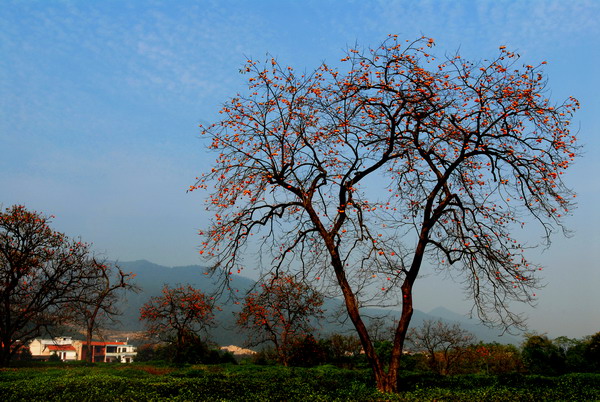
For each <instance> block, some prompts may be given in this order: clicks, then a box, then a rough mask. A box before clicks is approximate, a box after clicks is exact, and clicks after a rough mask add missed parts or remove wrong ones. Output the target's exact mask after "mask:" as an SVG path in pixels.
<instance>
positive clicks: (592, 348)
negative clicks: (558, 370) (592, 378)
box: [584, 332, 600, 371]
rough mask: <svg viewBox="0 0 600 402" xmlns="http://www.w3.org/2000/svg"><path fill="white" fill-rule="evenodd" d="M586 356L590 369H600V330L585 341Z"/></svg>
mask: <svg viewBox="0 0 600 402" xmlns="http://www.w3.org/2000/svg"><path fill="white" fill-rule="evenodd" d="M584 357H585V359H586V362H587V365H588V367H589V368H590V370H592V371H600V332H596V333H595V334H594V335H592V336H591V337H590V339H589V340H588V341H587V342H585V350H584Z"/></svg>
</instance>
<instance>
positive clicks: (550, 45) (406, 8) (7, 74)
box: [0, 0, 600, 338]
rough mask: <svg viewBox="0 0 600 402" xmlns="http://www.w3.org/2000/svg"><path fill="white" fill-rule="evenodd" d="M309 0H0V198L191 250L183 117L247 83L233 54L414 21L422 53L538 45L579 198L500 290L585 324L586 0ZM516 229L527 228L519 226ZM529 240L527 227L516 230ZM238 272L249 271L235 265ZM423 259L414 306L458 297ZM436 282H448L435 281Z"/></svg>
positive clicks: (325, 56) (595, 41) (589, 31)
mask: <svg viewBox="0 0 600 402" xmlns="http://www.w3.org/2000/svg"><path fill="white" fill-rule="evenodd" d="M340 4H342V3H340V2H336V1H325V2H323V1H317V0H309V1H305V2H277V1H274V0H264V1H257V2H243V1H239V0H231V1H223V2H207V3H204V2H195V1H188V0H185V1H181V2H177V3H171V2H165V1H156V2H152V3H150V4H148V3H146V2H139V1H132V2H118V1H106V2H69V1H58V0H57V1H49V2H34V1H16V0H8V1H6V2H4V3H3V7H1V8H0V24H1V25H2V27H3V29H2V30H1V32H0V52H1V53H2V54H3V57H2V60H0V105H1V106H2V107H0V166H1V172H2V174H0V189H1V196H0V205H1V206H2V207H3V208H8V207H10V206H11V205H13V204H23V205H25V206H26V207H27V208H28V209H30V210H36V211H39V212H42V213H44V214H45V215H55V218H54V219H53V223H52V227H53V229H55V230H58V231H60V232H63V233H65V234H67V235H68V236H70V237H75V238H76V237H81V239H82V240H83V241H85V242H90V243H93V249H94V250H95V251H97V252H98V253H100V254H102V255H104V256H106V257H107V258H108V259H111V260H118V261H131V260H139V259H146V260H148V261H157V264H158V265H166V266H186V265H202V263H203V260H202V259H201V258H200V255H199V254H198V248H199V245H200V241H201V240H200V237H199V236H198V231H199V230H203V229H205V228H207V226H208V224H209V220H210V215H209V214H208V213H206V211H205V210H204V208H205V204H204V199H205V198H206V193H203V192H200V191H197V192H193V193H186V190H187V189H188V188H189V186H190V185H192V184H193V183H194V182H195V177H197V176H199V175H200V174H201V173H202V172H205V171H207V170H208V169H209V168H210V166H211V163H212V162H213V161H214V154H212V153H210V152H208V151H207V150H206V145H207V139H204V138H199V135H200V129H199V128H198V125H199V124H204V123H206V122H213V121H216V120H218V110H219V109H220V106H221V105H222V104H223V102H225V101H226V100H227V99H228V98H230V97H232V96H234V95H235V94H236V93H237V92H243V91H245V90H246V77H244V76H243V75H240V74H239V69H240V68H241V67H242V65H243V63H245V61H246V59H247V57H253V58H256V59H262V58H264V56H265V54H267V53H270V54H273V55H274V56H275V57H276V58H277V59H278V60H279V62H281V63H282V64H283V65H291V66H294V68H295V69H296V70H297V71H304V70H306V71H311V70H312V69H314V68H316V67H317V66H318V65H319V64H320V63H321V62H323V61H325V62H328V63H331V64H332V65H333V66H336V65H338V63H339V59H340V58H341V57H343V55H344V54H343V52H344V49H346V48H347V47H348V46H352V45H353V44H355V43H358V44H359V45H361V46H375V45H377V44H379V43H381V41H383V40H384V39H385V38H386V36H387V35H388V34H398V35H399V36H400V37H401V38H402V39H409V40H412V39H416V38H418V37H420V36H430V37H432V38H434V39H435V41H436V46H435V48H434V49H433V52H434V54H436V55H438V56H443V55H444V54H452V53H454V52H456V51H459V52H460V53H461V55H462V56H464V57H465V58H467V59H470V60H480V59H486V58H492V57H495V56H496V55H497V54H498V48H499V46H506V47H507V48H508V49H510V50H514V51H517V52H518V53H519V54H520V55H521V60H520V62H519V64H521V62H522V64H528V63H531V64H537V63H540V62H542V61H547V62H548V64H547V66H545V71H546V72H547V76H548V77H549V82H548V90H549V93H548V95H549V97H550V99H551V100H552V101H553V102H561V101H563V100H564V99H566V98H567V97H568V96H571V95H572V96H575V97H576V98H578V99H579V100H580V102H581V105H582V108H581V110H580V111H578V112H577V113H576V114H575V116H574V124H573V130H574V131H577V132H578V136H579V141H580V144H583V145H584V148H583V153H584V155H583V157H581V158H579V159H578V160H576V163H575V166H574V167H572V168H571V169H569V171H568V173H567V174H566V176H567V180H566V182H567V184H568V185H569V186H571V187H572V188H574V189H575V191H576V192H577V193H578V200H579V201H578V202H579V206H578V208H577V210H575V211H574V212H573V215H572V216H570V217H569V218H568V219H567V220H566V224H567V226H568V227H569V228H571V229H572V230H573V235H572V236H571V237H563V236H560V235H556V236H554V237H553V244H552V246H551V247H550V248H549V249H547V250H544V249H542V248H538V249H537V250H532V252H531V260H532V261H533V262H536V263H540V264H541V265H543V266H544V267H545V268H544V271H543V272H542V276H541V277H542V281H543V282H545V283H546V284H547V285H546V287H545V288H543V289H540V291H539V293H538V296H537V308H532V307H528V306H526V305H519V304H516V303H513V309H514V310H516V311H522V312H524V313H526V314H527V315H528V316H529V320H528V323H529V326H530V327H532V328H535V329H537V330H538V331H540V332H542V333H553V334H554V333H556V334H557V336H560V335H565V336H569V337H573V338H580V337H582V336H585V335H591V334H594V333H596V332H598V331H600V326H599V325H598V323H600V309H599V308H598V306H600V292H598V287H599V285H600V270H599V269H598V268H599V266H598V265H599V263H598V261H600V250H599V247H598V246H597V244H598V243H599V240H600V236H599V230H598V229H597V228H598V225H599V224H600V219H599V217H600V213H599V212H598V208H597V205H599V203H600V194H599V189H598V187H599V186H598V183H599V180H598V179H595V177H594V174H595V172H598V171H600V158H597V157H595V155H598V151H599V147H600V139H599V138H598V136H597V135H596V134H597V133H598V131H599V130H600V115H599V114H598V113H597V111H598V110H600V101H599V99H598V98H599V97H598V95H597V89H598V88H600V80H599V74H598V73H597V65H598V64H599V62H600V52H599V51H598V49H600V22H599V21H600V2H596V1H593V0H575V1H572V2H568V3H564V2H561V1H558V0H548V1H544V2H541V1H540V2H531V1H526V0H518V1H508V0H504V1H477V0H466V1H462V2H450V1H423V2H412V1H402V0H399V1H390V2H360V1H350V2H344V3H343V7H341V6H340ZM524 235H525V238H526V239H527V238H528V237H531V238H533V235H532V234H528V233H525V234H524ZM532 240H536V239H532ZM245 274H246V275H248V274H250V273H249V272H245ZM450 279H451V274H446V275H442V274H439V273H436V272H435V270H434V269H433V268H432V267H428V269H427V270H426V272H424V274H423V277H422V278H420V279H419V280H418V281H417V282H416V285H415V308H417V309H419V310H421V311H428V310H431V309H433V308H435V306H438V305H443V306H446V307H447V308H449V309H451V310H452V311H457V312H459V313H463V314H464V313H466V312H468V310H469V306H470V303H469V302H468V301H465V300H464V296H463V293H462V292H461V289H460V286H461V285H460V282H453V281H450ZM450 284H451V285H450Z"/></svg>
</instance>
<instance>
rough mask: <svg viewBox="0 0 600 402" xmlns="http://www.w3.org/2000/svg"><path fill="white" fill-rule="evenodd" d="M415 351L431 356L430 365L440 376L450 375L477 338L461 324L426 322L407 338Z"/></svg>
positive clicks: (412, 331) (412, 330) (413, 330)
mask: <svg viewBox="0 0 600 402" xmlns="http://www.w3.org/2000/svg"><path fill="white" fill-rule="evenodd" d="M407 338H408V340H409V341H410V343H411V344H412V345H413V347H414V348H415V351H419V352H420V351H425V352H427V354H428V355H429V365H430V367H431V368H432V369H433V370H434V371H436V372H437V373H438V374H442V375H447V374H450V372H451V370H452V368H453V366H454V364H455V363H456V362H457V361H459V360H460V358H461V356H463V355H464V354H466V353H467V352H468V351H469V350H468V349H467V348H468V347H469V346H470V345H471V344H472V343H473V342H474V341H475V336H474V335H473V334H472V333H470V332H469V331H467V330H465V329H463V328H461V327H460V325H459V324H447V323H445V322H444V321H441V320H438V321H435V322H434V321H432V320H426V321H424V322H423V324H422V325H421V326H420V327H419V328H413V329H411V330H410V331H409V332H408V336H407Z"/></svg>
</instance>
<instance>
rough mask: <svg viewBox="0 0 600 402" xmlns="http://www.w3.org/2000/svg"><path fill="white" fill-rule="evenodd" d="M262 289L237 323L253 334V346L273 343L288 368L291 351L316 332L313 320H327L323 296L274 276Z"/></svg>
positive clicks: (249, 298) (251, 297)
mask: <svg viewBox="0 0 600 402" xmlns="http://www.w3.org/2000/svg"><path fill="white" fill-rule="evenodd" d="M260 287H261V290H260V291H259V292H252V293H250V294H248V295H247V296H246V298H245V301H244V307H243V309H242V311H241V312H240V313H239V314H238V319H237V323H238V325H239V326H240V327H241V328H243V329H245V330H247V332H248V333H249V335H250V340H249V342H248V343H249V345H251V346H256V345H260V344H262V343H265V342H271V343H272V344H273V346H274V347H275V350H276V352H277V356H278V359H279V361H280V362H281V363H283V364H284V365H286V366H287V365H288V360H289V351H290V347H291V346H292V345H293V343H294V342H298V341H300V340H302V339H304V338H305V337H306V336H307V335H309V334H310V333H311V332H312V331H313V326H312V324H311V320H313V319H315V318H320V317H322V316H323V311H322V310H321V306H322V305H323V296H321V294H320V293H319V292H317V291H316V290H314V289H313V288H312V287H310V286H309V285H307V284H305V283H302V282H297V281H296V280H295V279H294V278H293V277H292V276H288V275H280V276H275V275H272V276H271V277H270V278H269V279H267V280H266V281H263V282H262V283H261V284H260Z"/></svg>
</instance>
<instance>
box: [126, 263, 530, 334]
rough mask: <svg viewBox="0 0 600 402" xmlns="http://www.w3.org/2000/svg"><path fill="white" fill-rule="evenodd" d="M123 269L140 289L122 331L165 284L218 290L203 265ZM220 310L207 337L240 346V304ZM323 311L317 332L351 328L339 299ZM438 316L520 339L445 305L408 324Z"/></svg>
mask: <svg viewBox="0 0 600 402" xmlns="http://www.w3.org/2000/svg"><path fill="white" fill-rule="evenodd" d="M118 265H119V266H120V267H121V269H122V270H123V271H125V272H132V273H134V274H135V275H136V276H135V282H136V284H137V285H138V286H139V287H140V288H141V292H140V293H138V294H134V293H129V294H128V295H127V297H126V300H124V301H123V302H122V306H121V310H122V311H123V316H122V317H121V319H120V321H121V328H120V329H122V330H124V331H142V330H143V329H144V327H143V323H142V322H140V320H139V311H140V308H141V307H142V305H143V304H144V303H146V302H147V301H148V299H150V297H153V296H159V295H160V293H161V289H162V287H163V285H164V284H168V285H169V286H171V287H172V286H175V285H178V284H183V285H188V284H189V285H191V286H193V287H195V288H197V289H200V290H201V291H202V292H204V293H207V294H211V293H214V292H216V291H217V290H218V288H217V285H216V284H215V282H214V281H213V280H212V279H211V278H210V277H209V276H207V275H204V272H206V268H204V267H202V266H199V265H188V266H180V267H172V268H170V267H165V266H161V265H157V264H154V263H151V262H149V261H146V260H139V261H131V262H119V264H118ZM231 283H232V287H235V288H237V289H239V293H240V294H241V295H243V294H244V293H245V292H246V291H247V290H249V289H251V288H252V287H253V286H254V285H255V283H256V282H255V281H254V280H252V279H249V278H246V277H243V276H240V275H232V281H231ZM219 307H221V311H216V312H215V321H216V322H217V324H218V326H217V327H216V328H213V329H211V331H210V337H211V339H212V340H213V341H215V342H217V343H218V344H220V345H232V344H233V345H240V346H241V345H243V344H244V341H245V334H243V333H241V332H240V331H239V330H238V329H237V328H236V325H235V316H234V313H236V312H238V311H240V309H241V306H240V305H239V304H237V305H236V304H233V303H231V302H229V303H227V302H225V301H223V302H222V303H220V304H219ZM323 307H324V310H325V311H326V315H327V317H326V319H325V320H323V321H321V322H319V323H318V324H319V325H318V326H319V327H320V330H319V331H320V333H322V334H329V333H334V332H338V333H340V332H347V333H351V332H352V331H353V327H352V324H351V323H350V320H348V319H344V316H342V318H336V316H337V315H336V314H335V313H336V312H339V311H344V308H343V302H342V301H341V300H340V299H328V300H326V301H325V304H324V306H323ZM363 312H364V315H365V316H368V317H386V318H385V321H384V324H383V325H382V326H381V328H380V330H383V329H384V328H385V327H388V326H389V324H388V323H390V324H391V323H392V322H393V320H394V319H395V318H397V317H399V315H400V314H399V312H398V311H397V310H392V309H383V308H365V309H364V310H363ZM438 319H441V320H443V321H446V322H448V323H458V324H460V325H461V327H462V328H464V329H466V330H468V331H470V332H472V333H473V334H474V335H475V336H476V338H477V339H478V340H481V341H484V342H499V343H513V344H518V343H519V339H517V338H515V337H512V336H510V335H508V334H504V335H502V336H500V335H501V332H500V331H499V330H494V329H490V328H488V327H485V326H483V325H482V324H480V323H479V321H478V320H475V319H469V318H468V317H466V316H463V315H460V314H458V313H455V312H452V311H450V310H448V309H446V308H444V307H438V308H435V309H434V310H432V311H430V312H429V313H424V312H422V311H419V310H415V311H414V313H413V318H412V321H411V327H418V326H420V325H421V324H422V323H423V321H425V320H438ZM367 321H368V320H367ZM367 323H368V325H371V326H372V327H375V326H376V325H377V320H376V319H375V320H371V322H370V323H369V322H367Z"/></svg>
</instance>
